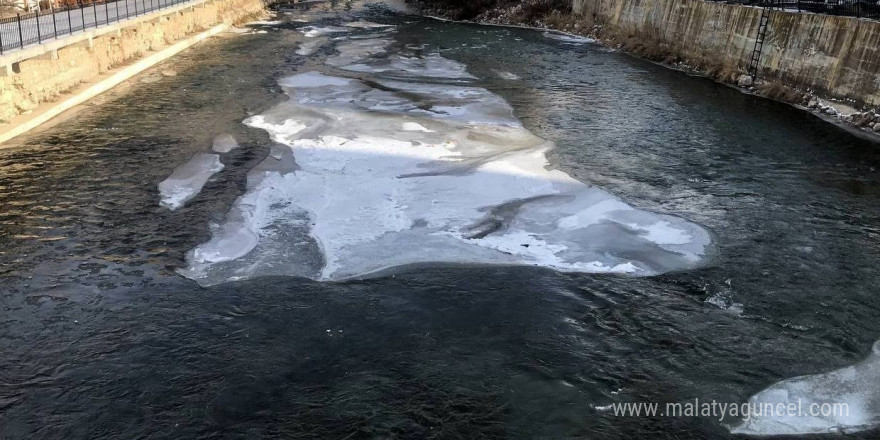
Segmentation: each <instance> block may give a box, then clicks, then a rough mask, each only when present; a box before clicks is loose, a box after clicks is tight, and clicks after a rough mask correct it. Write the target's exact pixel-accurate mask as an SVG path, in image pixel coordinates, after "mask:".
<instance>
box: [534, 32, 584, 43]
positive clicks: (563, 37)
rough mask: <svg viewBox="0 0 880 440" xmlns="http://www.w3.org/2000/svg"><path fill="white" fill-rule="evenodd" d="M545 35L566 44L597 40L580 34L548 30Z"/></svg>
mask: <svg viewBox="0 0 880 440" xmlns="http://www.w3.org/2000/svg"><path fill="white" fill-rule="evenodd" d="M544 36H545V37H547V38H551V39H553V40H557V41H561V42H563V43H566V44H587V43H595V42H596V40H594V39H592V38H587V37H581V36H578V35H572V34H566V33H563V32H558V31H546V32H544Z"/></svg>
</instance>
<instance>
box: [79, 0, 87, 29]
mask: <svg viewBox="0 0 880 440" xmlns="http://www.w3.org/2000/svg"><path fill="white" fill-rule="evenodd" d="M77 1H79V16H80V17H82V30H86V4H85V3H83V1H82V0H77Z"/></svg>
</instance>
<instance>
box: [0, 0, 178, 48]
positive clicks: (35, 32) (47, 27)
mask: <svg viewBox="0 0 880 440" xmlns="http://www.w3.org/2000/svg"><path fill="white" fill-rule="evenodd" d="M190 1H192V0H117V1H106V2H101V3H96V2H94V1H91V2H89V1H86V2H85V3H84V2H83V0H77V3H76V4H75V5H74V6H71V7H65V8H63V9H51V10H45V11H40V12H30V13H26V14H19V15H16V16H14V17H8V18H2V19H0V54H3V53H4V52H8V51H10V50H15V49H21V48H24V47H26V46H28V45H31V44H41V43H42V42H44V41H47V40H51V39H53V38H58V37H59V36H63V35H69V34H73V33H76V32H80V31H83V30H85V29H89V28H96V27H98V26H103V25H106V24H109V23H113V22H117V21H121V20H125V19H128V18H131V17H136V16H139V15H144V14H147V13H150V12H152V11H156V10H159V9H164V8H168V7H172V6H175V5H178V4H181V3H187V2H190Z"/></svg>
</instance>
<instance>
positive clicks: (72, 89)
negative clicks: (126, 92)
mask: <svg viewBox="0 0 880 440" xmlns="http://www.w3.org/2000/svg"><path fill="white" fill-rule="evenodd" d="M264 12H265V3H264V1H263V0H202V1H196V2H193V3H190V4H186V5H181V6H179V7H176V8H170V9H166V10H162V11H157V12H155V13H153V14H150V15H145V16H141V17H137V18H133V19H131V20H126V21H124V22H120V23H117V24H114V25H110V26H105V27H101V28H98V29H95V30H91V31H90V32H84V33H80V34H76V35H73V36H70V37H68V38H64V39H60V40H57V41H54V42H52V43H49V44H45V45H43V46H39V47H35V48H32V49H28V50H25V51H22V52H17V53H12V54H8V55H5V56H3V57H0V121H2V122H4V124H2V125H0V142H5V141H6V140H8V139H11V138H12V137H15V136H18V135H20V134H22V133H24V132H26V131H28V130H30V129H33V128H35V127H36V126H38V125H40V124H42V123H43V122H46V121H48V120H49V119H51V118H52V117H54V116H56V115H58V114H59V113H61V112H63V111H65V110H67V109H69V108H72V107H74V106H75V105H78V104H80V103H82V102H84V101H86V100H88V99H90V98H92V97H94V96H96V95H98V94H100V93H102V92H104V91H106V90H108V89H109V88H111V87H114V86H115V85H117V84H119V83H120V82H122V81H124V80H125V79H128V78H130V77H132V76H134V75H136V74H138V73H139V72H141V71H143V70H145V69H147V68H149V67H151V66H153V65H155V64H156V63H158V62H160V61H162V60H165V59H167V58H169V57H171V56H173V55H174V54H176V53H178V52H180V51H181V50H184V49H186V48H187V47H190V46H192V45H194V44H196V43H198V42H200V41H202V40H204V39H205V38H208V37H210V36H213V35H215V34H217V33H219V32H221V31H223V30H225V29H226V28H227V27H228V26H229V25H231V24H233V23H237V22H240V21H243V20H245V19H247V18H249V17H254V16H256V15H260V14H262V13H264Z"/></svg>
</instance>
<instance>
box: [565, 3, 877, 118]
mask: <svg viewBox="0 0 880 440" xmlns="http://www.w3.org/2000/svg"><path fill="white" fill-rule="evenodd" d="M574 12H575V14H577V15H578V16H579V17H580V19H581V20H585V21H586V22H587V24H590V25H599V26H601V29H602V30H601V32H602V33H604V34H606V35H608V34H610V33H611V34H616V36H617V37H618V38H621V39H625V38H639V39H642V40H649V41H651V40H653V41H654V42H655V43H657V44H662V45H664V47H665V50H669V51H671V52H673V54H672V55H674V56H677V57H679V58H680V59H683V60H686V61H688V60H698V61H699V60H713V61H714V62H716V63H720V64H726V65H730V66H733V67H734V68H735V70H738V71H739V72H744V71H745V70H746V66H747V65H748V61H749V57H750V56H751V53H752V49H753V48H754V45H755V37H756V35H757V30H758V24H759V21H760V17H761V10H760V9H759V8H755V7H749V6H740V5H730V4H725V3H715V2H710V1H704V0H574ZM760 72H761V73H760V76H762V77H764V78H772V79H776V80H778V81H780V82H781V83H782V84H784V85H786V86H790V87H794V88H796V89H798V90H801V91H809V92H813V93H816V94H818V95H821V96H825V97H828V98H837V99H844V100H851V101H852V102H854V103H856V104H859V105H868V106H877V105H880V22H875V21H869V20H860V19H856V18H852V17H835V16H829V15H821V14H807V13H796V12H782V11H772V12H771V15H770V22H769V26H768V29H767V37H766V39H765V42H764V50H763V54H762V56H761V62H760ZM728 80H730V79H728Z"/></svg>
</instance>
